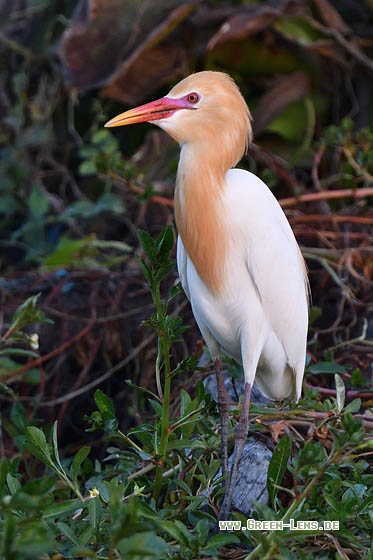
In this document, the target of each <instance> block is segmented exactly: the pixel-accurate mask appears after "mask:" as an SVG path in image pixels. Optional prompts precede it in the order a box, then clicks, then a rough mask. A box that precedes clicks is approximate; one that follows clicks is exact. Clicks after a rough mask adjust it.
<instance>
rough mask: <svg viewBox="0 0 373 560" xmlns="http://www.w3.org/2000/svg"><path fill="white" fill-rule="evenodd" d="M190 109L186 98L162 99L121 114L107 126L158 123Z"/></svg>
mask: <svg viewBox="0 0 373 560" xmlns="http://www.w3.org/2000/svg"><path fill="white" fill-rule="evenodd" d="M188 108H189V106H188V103H186V100H185V99H184V98H181V99H172V98H171V97H162V98H161V99H157V100H156V101H151V102H150V103H146V104H145V105H140V106H139V107H135V108H134V109H130V110H129V111H125V112H124V113H121V114H120V115H118V116H117V117H114V118H113V119H111V120H110V121H108V122H107V123H106V124H105V126H106V127H112V126H125V125H127V124H135V123H141V122H151V121H158V120H160V119H167V118H168V117H171V116H172V115H173V114H174V113H175V112H176V111H179V110H180V109H188Z"/></svg>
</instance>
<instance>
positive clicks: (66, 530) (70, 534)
mask: <svg viewBox="0 0 373 560" xmlns="http://www.w3.org/2000/svg"><path fill="white" fill-rule="evenodd" d="M56 525H57V527H58V528H59V530H60V531H61V533H62V534H63V535H64V536H65V537H66V538H67V539H69V541H71V542H72V543H74V544H76V545H79V544H80V542H79V539H78V537H77V536H76V535H75V533H74V531H73V530H72V528H71V527H69V525H67V524H66V523H64V522H63V521H58V522H57V523H56Z"/></svg>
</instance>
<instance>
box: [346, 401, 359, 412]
mask: <svg viewBox="0 0 373 560" xmlns="http://www.w3.org/2000/svg"><path fill="white" fill-rule="evenodd" d="M360 408H361V399H354V400H353V401H351V402H350V403H349V404H348V405H347V406H346V407H345V409H344V412H347V413H350V414H354V413H356V412H359V410H360Z"/></svg>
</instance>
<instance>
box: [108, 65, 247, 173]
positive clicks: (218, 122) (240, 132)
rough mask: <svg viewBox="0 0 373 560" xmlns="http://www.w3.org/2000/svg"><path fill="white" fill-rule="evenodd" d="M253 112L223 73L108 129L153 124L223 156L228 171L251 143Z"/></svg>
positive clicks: (189, 82)
mask: <svg viewBox="0 0 373 560" xmlns="http://www.w3.org/2000/svg"><path fill="white" fill-rule="evenodd" d="M250 119H251V117H250V112H249V109H248V107H247V105H246V102H245V100H244V98H243V97H242V95H241V93H240V90H239V89H238V87H237V85H236V84H235V82H234V81H233V80H232V79H231V78H230V77H229V76H228V75H227V74H224V73H222V72H212V71H205V72H198V73H196V74H192V75H191V76H188V77H187V78H185V79H184V80H182V81H181V82H179V83H178V84H177V85H176V86H175V87H174V88H172V90H171V91H170V92H169V94H168V95H166V96H165V97H162V98H161V99H157V100H156V101H152V102H151V103H147V104H146V105H141V106H140V107H136V108H134V109H131V110H129V111H126V112H125V113H122V114H120V115H118V116H117V117H114V118H113V119H111V120H110V121H109V122H108V123H106V125H105V126H107V127H113V126H124V125H127V124H134V123H140V122H153V123H154V124H156V125H158V126H159V127H160V128H162V129H163V130H165V131H166V132H167V133H168V134H169V135H170V136H171V137H172V138H174V139H175V140H176V141H177V142H179V144H182V145H188V144H189V145H193V146H194V147H195V148H197V149H201V150H202V152H203V153H206V154H207V153H208V150H214V151H215V153H216V155H218V154H219V153H221V154H224V159H226V160H227V161H226V166H227V168H229V167H232V166H234V165H235V164H236V163H237V161H239V159H240V158H241V157H242V155H243V153H244V152H245V150H246V148H247V145H248V143H249V142H250V141H251V137H252V129H251V122H250Z"/></svg>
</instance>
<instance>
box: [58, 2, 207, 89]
mask: <svg viewBox="0 0 373 560" xmlns="http://www.w3.org/2000/svg"><path fill="white" fill-rule="evenodd" d="M196 4H197V2H196V1H194V2H184V3H183V4H182V5H180V0H160V1H159V2H150V1H145V2H123V0H80V2H79V3H78V5H77V7H76V9H75V12H74V15H73V18H72V22H71V25H70V27H69V28H68V29H67V30H66V32H65V33H64V34H63V36H62V39H61V42H60V45H59V56H60V59H61V61H62V63H63V65H64V67H65V73H66V76H67V82H68V84H69V86H71V87H76V88H79V89H88V88H92V87H98V86H105V85H107V84H108V83H111V81H112V80H113V76H114V79H117V77H118V68H119V67H120V66H121V65H122V64H123V61H129V62H128V65H129V66H130V65H133V60H134V57H137V56H138V55H139V53H141V51H142V50H146V51H148V50H149V48H150V45H152V46H157V45H158V44H159V43H160V42H161V41H163V40H165V39H166V37H167V36H168V34H170V33H171V32H172V31H173V29H174V28H175V26H177V25H178V23H180V22H181V21H182V20H183V19H184V18H185V17H187V15H188V13H190V11H191V10H192V9H194V6H195V5H196ZM142 45H143V46H142ZM174 58H175V57H174ZM154 59H155V56H153V57H152V58H151V60H152V61H153V63H154V62H155V60H154ZM174 64H175V61H173V63H172V64H169V65H168V66H171V67H173V66H174ZM147 70H148V68H147ZM152 70H153V72H152V79H153V80H154V79H155V71H154V69H152ZM143 71H144V70H143ZM164 71H165V69H164V64H163V65H162V64H161V67H160V74H161V75H162V74H163V73H164ZM154 87H157V83H155V84H154Z"/></svg>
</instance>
